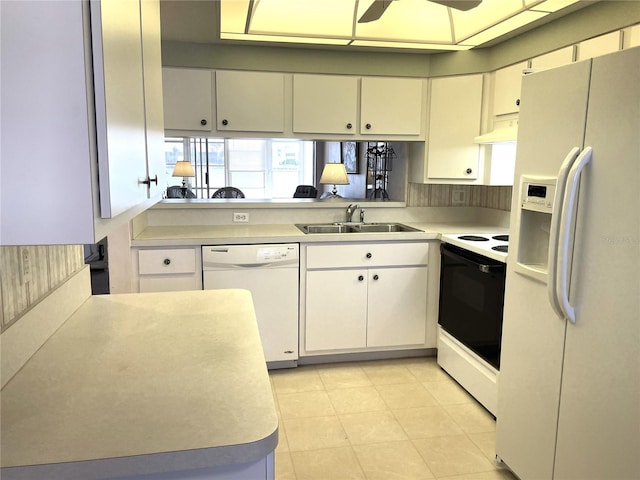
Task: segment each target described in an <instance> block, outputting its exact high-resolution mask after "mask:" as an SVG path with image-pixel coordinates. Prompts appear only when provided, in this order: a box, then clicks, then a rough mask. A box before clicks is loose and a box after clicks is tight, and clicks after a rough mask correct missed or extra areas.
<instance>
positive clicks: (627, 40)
mask: <svg viewBox="0 0 640 480" xmlns="http://www.w3.org/2000/svg"><path fill="white" fill-rule="evenodd" d="M623 34H624V42H623V48H631V47H638V46H640V24H639V25H634V26H633V27H629V28H625V29H624V31H623Z"/></svg>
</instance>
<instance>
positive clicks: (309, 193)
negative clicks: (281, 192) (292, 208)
mask: <svg viewBox="0 0 640 480" xmlns="http://www.w3.org/2000/svg"><path fill="white" fill-rule="evenodd" d="M317 196H318V189H317V188H316V187H314V186H313V185H298V186H297V187H296V191H295V193H294V194H293V198H316V197H317Z"/></svg>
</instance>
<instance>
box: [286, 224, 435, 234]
mask: <svg viewBox="0 0 640 480" xmlns="http://www.w3.org/2000/svg"><path fill="white" fill-rule="evenodd" d="M296 227H298V228H299V229H300V230H302V232H304V233H306V234H314V233H392V232H421V231H422V230H418V229H417V228H413V227H409V226H407V225H403V224H401V223H311V224H297V225H296Z"/></svg>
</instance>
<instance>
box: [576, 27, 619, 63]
mask: <svg viewBox="0 0 640 480" xmlns="http://www.w3.org/2000/svg"><path fill="white" fill-rule="evenodd" d="M619 49H620V32H611V33H608V34H606V35H600V36H599V37H595V38H591V39H589V40H585V41H584V42H580V43H579V44H578V55H577V59H576V61H578V62H579V61H581V60H586V59H587V58H595V57H599V56H601V55H606V54H607V53H613V52H617V51H618V50H619Z"/></svg>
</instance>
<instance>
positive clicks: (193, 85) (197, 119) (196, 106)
mask: <svg viewBox="0 0 640 480" xmlns="http://www.w3.org/2000/svg"><path fill="white" fill-rule="evenodd" d="M211 75H212V72H211V70H199V69H193V68H167V67H165V68H163V69H162V88H163V100H164V128H165V129H167V130H202V131H211V128H212V121H213V115H212V114H211V111H212V109H211V106H212V104H211V98H212V97H211V92H212V91H213V83H212V80H211Z"/></svg>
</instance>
